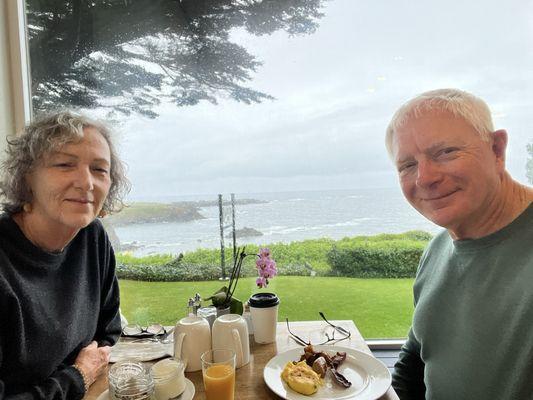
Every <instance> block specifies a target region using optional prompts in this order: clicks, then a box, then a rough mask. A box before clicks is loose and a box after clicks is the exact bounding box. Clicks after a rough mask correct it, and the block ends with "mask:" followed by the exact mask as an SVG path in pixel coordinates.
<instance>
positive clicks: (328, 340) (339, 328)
mask: <svg viewBox="0 0 533 400" xmlns="http://www.w3.org/2000/svg"><path fill="white" fill-rule="evenodd" d="M318 313H319V314H320V316H321V317H322V319H323V320H324V321H325V322H326V323H327V324H328V325H329V326H330V327H332V328H333V332H332V333H331V336H330V335H329V334H328V333H327V332H325V335H326V340H325V341H323V342H322V343H318V344H320V345H321V344H327V343H331V342H334V343H337V342H340V341H341V340H346V339H349V338H350V337H351V336H352V334H351V332H350V331H348V330H347V329H345V328H343V327H342V326H338V325H335V324H332V323H331V322H329V321H328V320H327V318H326V316H325V315H324V313H323V312H322V311H319V312H318ZM285 322H286V323H287V331H288V332H289V335H291V337H292V338H293V339H294V341H295V342H296V343H298V344H301V345H302V346H307V345H309V344H311V341H305V340H303V339H302V338H301V337H299V336H298V335H296V334H294V333H293V332H292V331H291V328H290V326H289V319H288V318H285ZM335 332H337V334H338V335H340V337H338V335H337V337H335Z"/></svg>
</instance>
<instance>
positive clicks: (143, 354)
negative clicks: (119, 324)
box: [109, 341, 174, 363]
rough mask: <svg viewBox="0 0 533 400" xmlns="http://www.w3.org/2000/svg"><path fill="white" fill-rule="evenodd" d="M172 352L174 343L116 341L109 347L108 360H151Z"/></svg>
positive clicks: (169, 354) (166, 355) (114, 361)
mask: <svg viewBox="0 0 533 400" xmlns="http://www.w3.org/2000/svg"><path fill="white" fill-rule="evenodd" d="M173 354H174V343H165V344H163V343H161V342H152V341H136V342H118V343H117V344H116V345H114V346H113V347H112V348H111V357H110V360H109V362H112V363H116V362H118V361H123V360H136V361H152V360H158V359H160V358H163V357H168V356H172V355H173Z"/></svg>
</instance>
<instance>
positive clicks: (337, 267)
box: [117, 231, 431, 281]
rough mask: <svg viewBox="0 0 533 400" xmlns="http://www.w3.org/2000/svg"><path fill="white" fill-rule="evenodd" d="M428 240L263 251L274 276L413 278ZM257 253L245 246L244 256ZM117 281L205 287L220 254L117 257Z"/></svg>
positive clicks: (328, 242)
mask: <svg viewBox="0 0 533 400" xmlns="http://www.w3.org/2000/svg"><path fill="white" fill-rule="evenodd" d="M430 239H431V235H430V234H429V233H427V232H422V231H409V232H405V233H401V234H380V235H374V236H355V237H351V238H344V239H341V240H338V241H335V240H333V239H328V238H321V239H310V240H304V241H301V242H292V243H288V244H286V243H273V244H269V245H268V247H269V248H270V250H271V253H272V255H273V258H274V259H275V260H276V263H277V267H278V274H279V275H296V276H308V275H314V274H316V275H318V276H331V275H333V276H348V277H362V278H403V277H413V276H414V275H415V273H416V268H417V266H418V261H419V259H420V256H421V255H422V251H423V249H424V247H425V246H426V244H427V241H429V240H430ZM258 251H259V246H257V245H247V246H246V252H247V253H249V254H254V253H257V252H258ZM232 253H233V250H232V249H231V248H229V249H226V253H225V256H226V274H228V275H229V274H230V273H231V269H232V265H231V264H232ZM117 260H118V264H119V265H118V267H117V275H118V277H119V278H121V279H132V280H146V281H204V280H217V279H218V278H219V277H220V276H221V269H220V250H218V249H198V250H195V251H193V252H189V253H185V254H183V255H180V256H178V257H177V258H174V259H170V256H169V255H164V256H159V257H158V256H148V257H143V258H135V257H131V256H127V255H122V257H121V256H119V257H117ZM241 276H242V277H252V276H257V271H256V268H255V258H254V257H253V256H249V257H246V258H245V260H244V262H243V265H242V270H241Z"/></svg>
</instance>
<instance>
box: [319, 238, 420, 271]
mask: <svg viewBox="0 0 533 400" xmlns="http://www.w3.org/2000/svg"><path fill="white" fill-rule="evenodd" d="M424 247H425V245H424V244H420V245H418V244H416V245H410V246H405V245H404V246H388V245H387V246H379V247H378V246H361V247H358V248H352V249H339V248H337V247H334V248H333V249H332V250H331V251H330V252H328V262H329V263H330V264H331V272H330V275H333V276H348V277H352V278H411V277H414V276H415V274H416V270H417V267H418V263H419V261H420V257H421V256H422V253H423V251H424Z"/></svg>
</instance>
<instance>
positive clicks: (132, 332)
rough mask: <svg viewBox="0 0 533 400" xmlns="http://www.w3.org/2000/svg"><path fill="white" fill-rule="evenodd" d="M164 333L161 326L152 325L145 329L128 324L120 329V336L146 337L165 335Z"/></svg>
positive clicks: (163, 328)
mask: <svg viewBox="0 0 533 400" xmlns="http://www.w3.org/2000/svg"><path fill="white" fill-rule="evenodd" d="M166 333H167V331H166V330H165V327H164V326H163V325H161V324H152V325H149V326H147V327H146V328H143V327H142V326H140V325H137V324H128V325H126V326H125V327H124V328H122V336H136V337H146V336H159V335H165V334H166Z"/></svg>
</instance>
